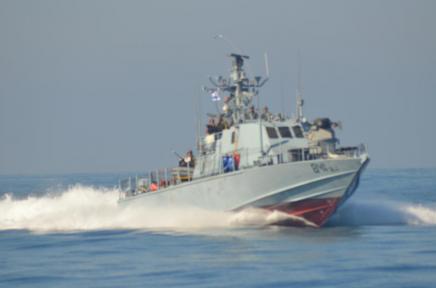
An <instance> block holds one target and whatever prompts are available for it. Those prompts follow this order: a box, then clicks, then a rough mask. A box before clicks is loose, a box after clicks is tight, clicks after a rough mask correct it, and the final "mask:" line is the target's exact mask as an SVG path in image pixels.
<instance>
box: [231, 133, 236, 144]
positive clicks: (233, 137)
mask: <svg viewBox="0 0 436 288" xmlns="http://www.w3.org/2000/svg"><path fill="white" fill-rule="evenodd" d="M235 140H236V133H235V131H233V132H232V144H233V143H235Z"/></svg>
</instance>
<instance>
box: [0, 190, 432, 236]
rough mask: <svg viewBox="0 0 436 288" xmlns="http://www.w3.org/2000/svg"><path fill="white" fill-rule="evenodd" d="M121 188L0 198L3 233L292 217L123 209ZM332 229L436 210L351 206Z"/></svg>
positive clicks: (417, 219) (418, 219) (422, 217)
mask: <svg viewBox="0 0 436 288" xmlns="http://www.w3.org/2000/svg"><path fill="white" fill-rule="evenodd" d="M118 193H119V192H118V190H116V189H107V188H94V187H90V186H81V185H75V186H72V187H70V188H69V189H67V190H65V191H64V192H62V193H59V194H46V195H44V196H41V197H34V196H29V197H28V198H25V199H14V198H13V197H12V196H10V195H4V196H3V198H2V199H0V230H7V229H28V230H32V231H77V230H99V229H176V230H186V229H202V228H205V229H208V228H227V227H229V228H231V227H247V226H249V227H252V226H255V227H259V226H266V225H269V224H272V223H276V222H278V221H282V220H288V219H290V220H298V219H293V218H292V217H290V216H289V215H287V214H285V213H281V212H278V211H274V212H268V211H265V210H259V209H248V210H244V211H241V212H237V213H228V212H212V211H206V210H201V209H198V208H192V207H190V208H187V207H172V208H169V207H165V208H164V207H148V208H145V207H134V206H133V207H131V206H125V207H120V206H119V205H118V203H117V200H118ZM331 223H332V225H435V224H436V209H432V208H429V207H423V206H418V205H407V204H404V203H394V202H389V201H382V202H380V201H378V202H351V203H349V204H348V205H346V206H345V207H343V209H341V210H340V211H339V213H338V215H336V216H335V218H334V219H333V221H332V222H331Z"/></svg>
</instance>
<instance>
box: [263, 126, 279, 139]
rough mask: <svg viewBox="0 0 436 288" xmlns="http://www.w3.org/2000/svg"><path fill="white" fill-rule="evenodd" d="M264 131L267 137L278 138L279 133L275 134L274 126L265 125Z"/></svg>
mask: <svg viewBox="0 0 436 288" xmlns="http://www.w3.org/2000/svg"><path fill="white" fill-rule="evenodd" d="M266 133H267V134H268V137H269V138H271V139H277V138H279V135H278V134H277V130H276V128H274V127H266Z"/></svg>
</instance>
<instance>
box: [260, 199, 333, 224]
mask: <svg viewBox="0 0 436 288" xmlns="http://www.w3.org/2000/svg"><path fill="white" fill-rule="evenodd" d="M340 199H341V198H339V197H338V198H324V199H306V200H301V201H297V202H290V203H284V204H279V205H274V206H268V207H262V208H264V209H267V210H270V211H274V210H277V211H281V212H284V213H287V214H289V215H290V216H292V217H290V219H288V220H284V221H280V222H277V223H274V224H275V225H286V226H316V227H321V226H322V225H324V224H325V223H326V222H327V220H328V219H329V218H330V216H331V215H332V214H333V213H334V212H335V211H336V207H337V206H338V204H339V201H340Z"/></svg>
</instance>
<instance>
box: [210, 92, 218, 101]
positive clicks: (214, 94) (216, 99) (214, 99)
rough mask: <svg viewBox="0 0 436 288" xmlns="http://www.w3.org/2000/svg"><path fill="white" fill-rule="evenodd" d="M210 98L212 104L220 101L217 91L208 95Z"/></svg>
mask: <svg viewBox="0 0 436 288" xmlns="http://www.w3.org/2000/svg"><path fill="white" fill-rule="evenodd" d="M210 97H212V101H213V102H217V101H220V100H221V97H220V93H219V92H218V89H217V90H215V91H213V92H212V94H210Z"/></svg>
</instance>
